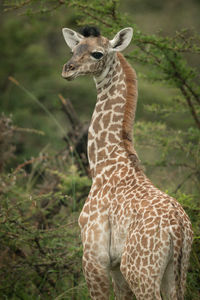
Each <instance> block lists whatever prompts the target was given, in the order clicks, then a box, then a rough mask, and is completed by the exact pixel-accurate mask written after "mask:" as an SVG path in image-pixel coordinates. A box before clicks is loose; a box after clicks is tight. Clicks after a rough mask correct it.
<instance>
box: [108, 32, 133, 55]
mask: <svg viewBox="0 0 200 300" xmlns="http://www.w3.org/2000/svg"><path fill="white" fill-rule="evenodd" d="M132 36H133V28H131V27H127V28H124V29H122V30H120V31H119V32H118V33H117V34H116V36H115V37H114V39H112V40H111V41H110V44H111V46H112V50H113V51H123V50H124V49H125V48H126V47H128V45H129V44H130V42H131V39H132Z"/></svg>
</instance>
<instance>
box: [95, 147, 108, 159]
mask: <svg viewBox="0 0 200 300" xmlns="http://www.w3.org/2000/svg"><path fill="white" fill-rule="evenodd" d="M105 157H106V151H105V149H102V150H101V151H99V152H98V154H97V160H98V161H101V160H102V159H104V158H105Z"/></svg>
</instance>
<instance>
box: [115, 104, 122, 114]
mask: <svg viewBox="0 0 200 300" xmlns="http://www.w3.org/2000/svg"><path fill="white" fill-rule="evenodd" d="M114 111H115V112H118V113H121V112H122V106H121V105H116V106H115V107H114Z"/></svg>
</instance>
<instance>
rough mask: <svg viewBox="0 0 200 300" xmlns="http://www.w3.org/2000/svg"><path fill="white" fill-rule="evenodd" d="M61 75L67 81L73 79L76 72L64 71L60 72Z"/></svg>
mask: <svg viewBox="0 0 200 300" xmlns="http://www.w3.org/2000/svg"><path fill="white" fill-rule="evenodd" d="M62 77H63V78H64V79H66V80H68V81H71V80H73V79H75V78H76V77H77V72H75V73H74V72H73V73H71V72H68V73H65V72H62Z"/></svg>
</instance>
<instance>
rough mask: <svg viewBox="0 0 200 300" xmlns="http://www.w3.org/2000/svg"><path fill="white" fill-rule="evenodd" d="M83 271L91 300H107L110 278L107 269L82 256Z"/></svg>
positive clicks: (92, 259)
mask: <svg viewBox="0 0 200 300" xmlns="http://www.w3.org/2000/svg"><path fill="white" fill-rule="evenodd" d="M83 271H84V276H85V280H86V282H87V286H88V290H89V292H90V296H91V299H92V300H109V294H110V278H109V272H108V268H107V267H105V266H103V265H102V264H101V263H99V262H98V261H96V260H94V258H91V257H90V258H89V257H88V256H87V255H83Z"/></svg>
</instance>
